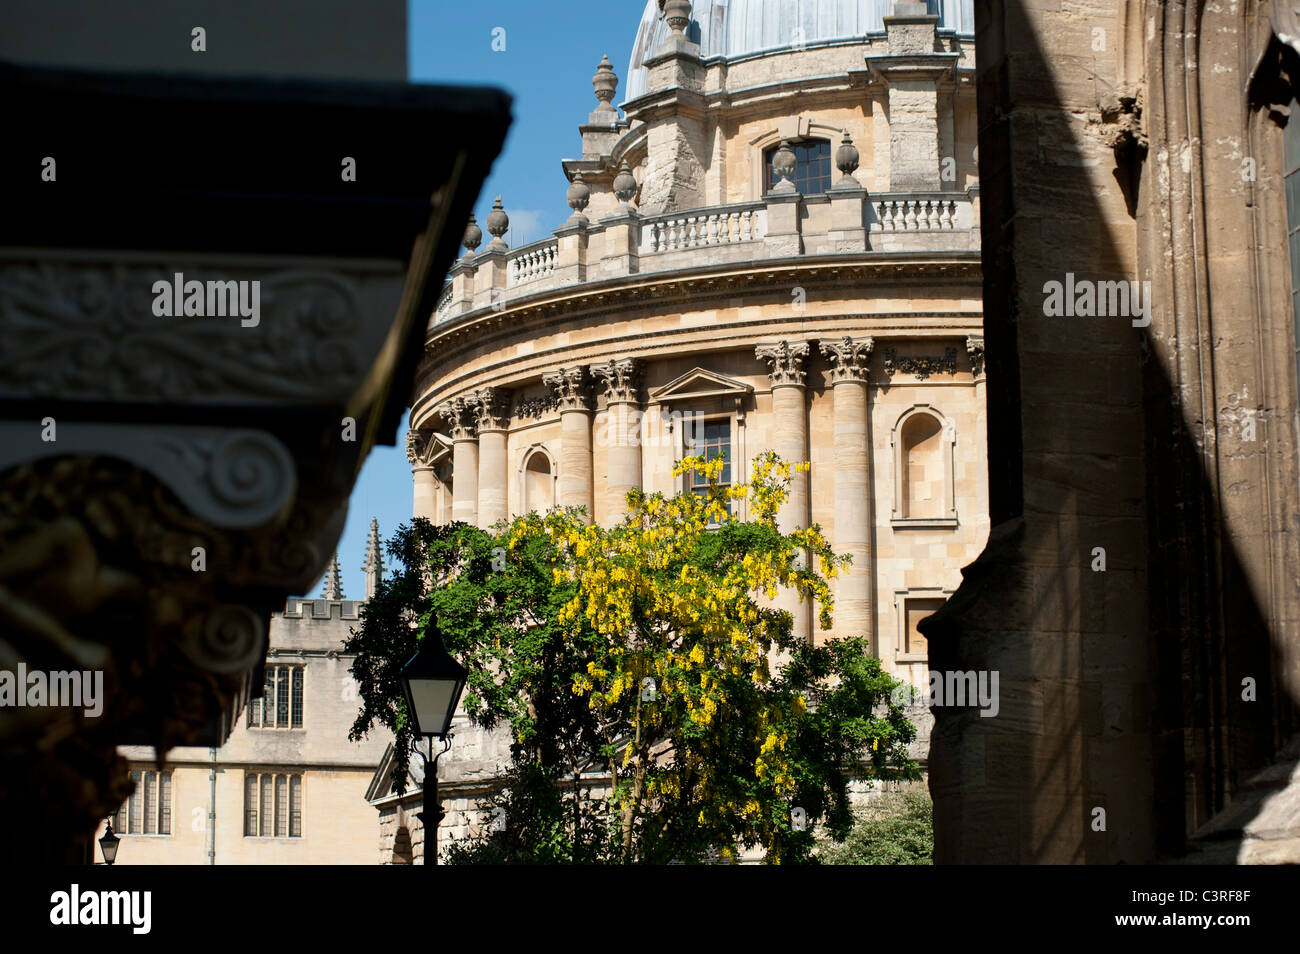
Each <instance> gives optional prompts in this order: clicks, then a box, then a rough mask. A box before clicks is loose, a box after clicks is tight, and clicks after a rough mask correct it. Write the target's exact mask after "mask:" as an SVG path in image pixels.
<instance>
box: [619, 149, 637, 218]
mask: <svg viewBox="0 0 1300 954" xmlns="http://www.w3.org/2000/svg"><path fill="white" fill-rule="evenodd" d="M614 195H615V196H617V197H618V200H619V202H621V203H622V205H621V206H620V208H619V211H621V212H631V211H632V206H631V204H630V203H631V202H632V198H633V196H635V195H636V177H635V176H634V175H632V169H631V167H630V166H628V164H627V160H626V159H624V160H623V164H622V165H621V166H619V169H618V175H616V176H615V177H614Z"/></svg>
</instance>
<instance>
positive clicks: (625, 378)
mask: <svg viewBox="0 0 1300 954" xmlns="http://www.w3.org/2000/svg"><path fill="white" fill-rule="evenodd" d="M643 370H644V363H643V362H641V361H638V360H636V359H635V358H623V359H621V360H618V361H615V360H610V361H608V362H607V363H605V364H595V365H592V366H591V373H592V374H593V375H594V376H595V377H596V378H598V379H600V380H602V381H604V383H605V400H606V415H607V417H606V427H605V435H606V440H607V441H608V445H609V446H608V451H607V453H608V461H609V477H608V478H607V480H606V482H605V487H606V491H605V494H606V496H605V508H606V511H607V513H608V514H609V516H608V518H607V520H606V522H607V523H610V524H614V523H617V522H618V521H619V520H621V519H622V518H623V515H624V514H626V513H627V493H628V491H629V490H631V489H632V488H633V487H640V486H641V413H640V412H641V401H640V394H639V392H640V386H641V374H642V372H643Z"/></svg>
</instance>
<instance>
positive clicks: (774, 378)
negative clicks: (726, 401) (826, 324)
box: [754, 341, 812, 642]
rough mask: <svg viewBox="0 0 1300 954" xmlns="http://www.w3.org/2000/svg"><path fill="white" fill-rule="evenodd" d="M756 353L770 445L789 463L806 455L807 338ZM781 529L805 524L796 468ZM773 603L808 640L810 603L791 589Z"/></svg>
mask: <svg viewBox="0 0 1300 954" xmlns="http://www.w3.org/2000/svg"><path fill="white" fill-rule="evenodd" d="M754 353H755V355H757V356H758V357H759V358H761V359H763V360H764V361H766V362H767V364H768V369H769V370H768V380H769V382H770V383H771V385H772V428H773V431H774V434H773V437H772V449H773V450H775V451H776V452H777V453H778V454H780V455H781V457H782V459H783V460H785V461H787V462H788V463H789V464H790V465H791V467H793V466H794V465H795V464H800V463H802V462H803V461H805V460H807V459H808V413H807V406H806V404H805V390H804V375H805V364H806V362H807V360H808V342H806V341H796V342H795V343H794V344H789V343H787V342H785V341H779V342H776V343H775V344H761V345H759V346H758V347H757V348H755V349H754ZM776 525H777V528H778V529H779V530H780V531H781V532H782V533H790V532H791V531H793V530H800V529H804V528H806V527H807V526H808V474H805V473H803V472H800V471H795V472H794V473H792V474H791V475H790V497H789V499H788V500H786V502H785V503H784V504H783V505H782V506H781V509H780V510H779V511H778V512H777V515H776ZM776 605H777V606H778V607H780V608H781V609H784V610H788V611H789V613H790V615H791V616H793V617H794V635H795V637H796V638H797V639H800V640H803V641H804V642H807V640H808V639H809V635H810V634H811V632H812V628H811V618H812V607H811V606H809V605H808V604H807V603H804V602H801V601H800V600H799V594H798V593H796V592H795V591H794V590H783V591H781V595H780V597H779V598H778V599H777V602H776Z"/></svg>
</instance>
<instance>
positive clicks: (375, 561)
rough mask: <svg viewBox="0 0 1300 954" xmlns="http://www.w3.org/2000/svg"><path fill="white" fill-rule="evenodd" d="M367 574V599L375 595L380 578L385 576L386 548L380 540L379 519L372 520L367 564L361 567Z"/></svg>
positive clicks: (372, 518)
mask: <svg viewBox="0 0 1300 954" xmlns="http://www.w3.org/2000/svg"><path fill="white" fill-rule="evenodd" d="M361 569H362V570H364V571H365V574H366V599H370V597H372V596H374V595H375V589H376V588H377V587H378V586H379V578H380V577H381V576H383V575H384V547H383V544H382V543H381V542H380V539H379V518H378V517H371V518H370V535H369V536H368V537H367V538H366V562H365V564H364V565H363V566H362V567H361Z"/></svg>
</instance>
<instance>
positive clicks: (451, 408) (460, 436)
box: [438, 397, 478, 441]
mask: <svg viewBox="0 0 1300 954" xmlns="http://www.w3.org/2000/svg"><path fill="white" fill-rule="evenodd" d="M477 411H478V399H477V398H476V397H457V398H452V399H451V400H450V401H444V402H443V403H442V404H439V405H438V413H439V414H440V415H441V416H442V419H443V420H444V421H446V422H447V433H448V434H450V435H451V439H452V440H453V441H463V440H470V439H472V438H473V437H474V426H475V424H476V423H477V421H476V418H477Z"/></svg>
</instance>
